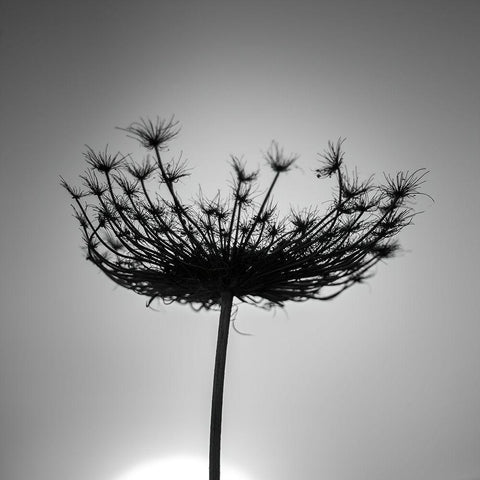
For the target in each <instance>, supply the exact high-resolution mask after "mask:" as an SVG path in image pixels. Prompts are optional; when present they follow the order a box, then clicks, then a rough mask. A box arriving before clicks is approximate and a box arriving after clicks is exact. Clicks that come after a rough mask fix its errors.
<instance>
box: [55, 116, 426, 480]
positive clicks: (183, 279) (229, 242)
mask: <svg viewBox="0 0 480 480" xmlns="http://www.w3.org/2000/svg"><path fill="white" fill-rule="evenodd" d="M123 130H125V131H126V132H127V133H128V134H129V136H131V137H134V138H136V139H137V140H138V141H139V142H140V143H141V145H142V146H143V147H144V148H145V149H146V150H147V151H148V152H149V157H147V160H144V161H143V162H142V163H135V162H134V161H133V160H132V159H131V158H130V157H127V156H123V155H121V154H119V153H117V154H112V153H110V152H108V150H104V151H100V152H96V151H94V150H92V149H90V148H89V149H88V150H87V151H86V153H85V158H86V161H87V163H88V165H89V169H88V170H87V171H86V173H85V174H84V175H83V176H82V177H81V178H82V186H81V187H80V188H78V187H74V186H70V185H69V184H68V183H66V182H65V181H64V180H63V179H62V184H63V186H64V187H65V188H66V189H67V190H68V192H69V193H70V195H71V196H72V198H73V199H74V201H75V205H74V209H75V216H76V218H77V219H78V221H79V223H80V227H81V229H82V231H83V238H84V242H85V248H86V251H87V258H88V260H90V261H91V262H93V263H94V264H95V265H96V266H97V267H98V268H100V269H101V270H102V271H103V272H104V273H105V274H106V275H107V276H108V277H109V278H111V279H112V280H113V281H114V282H115V283H117V284H119V285H122V286H124V287H126V288H128V289H130V290H133V291H135V292H137V293H139V294H141V295H146V296H147V297H148V304H150V303H151V302H152V301H153V300H155V299H161V300H163V301H165V302H179V303H188V304H190V305H192V306H194V307H198V308H206V309H209V308H212V307H214V306H220V308H221V313H220V322H219V330H218V340H217V352H216V360H215V373H214V388H213V396H212V417H211V418H212V423H211V431H210V480H218V479H219V478H220V431H221V412H222V398H223V379H224V372H225V359H226V348H227V341H228V332H229V323H230V315H231V309H232V301H233V300H234V299H235V298H236V299H238V300H239V301H241V302H247V303H250V304H254V305H258V306H261V307H266V308H268V307H271V306H275V305H277V306H283V305H284V304H285V302H287V301H288V300H292V301H297V302H298V301H304V300H308V299H317V300H328V299H331V298H334V297H335V296H337V295H339V294H340V293H341V292H343V291H344V290H346V289H347V288H349V287H351V286H352V285H354V284H356V283H359V282H362V281H363V280H365V279H366V278H367V277H368V276H370V275H371V274H372V272H373V267H374V266H375V265H376V264H377V263H378V262H379V261H381V260H383V259H386V258H389V257H391V256H393V255H394V254H395V253H396V252H397V250H398V248H399V247H398V243H397V242H396V240H395V237H396V236H397V234H398V233H399V232H400V231H401V230H402V229H403V228H404V227H405V226H407V225H409V224H410V223H411V221H412V218H413V217H414V215H415V214H416V213H415V212H414V210H413V207H412V203H411V200H412V199H413V198H414V197H415V196H417V195H419V194H420V192H419V188H420V186H421V185H422V184H423V182H424V176H425V175H426V173H427V172H426V171H425V170H424V169H419V170H416V171H414V172H411V173H409V172H406V173H398V174H397V175H396V176H394V177H390V176H385V182H384V183H383V184H381V185H375V184H374V183H373V177H371V178H369V179H367V180H360V179H359V178H358V176H357V175H356V173H352V172H350V173H349V172H348V170H347V168H346V167H345V165H344V154H343V151H342V142H341V141H339V142H337V143H335V144H334V143H329V144H328V148H327V149H326V151H325V152H324V153H323V154H322V155H321V162H322V163H321V165H320V166H319V168H318V169H317V170H316V171H315V174H316V176H317V177H318V178H319V179H324V178H326V177H332V178H333V180H334V181H335V188H334V193H333V198H332V200H331V202H330V204H329V205H328V207H326V208H325V209H324V211H322V212H320V211H319V210H317V209H316V208H311V207H309V208H305V209H304V210H301V211H293V210H292V211H290V213H289V214H287V215H286V216H285V217H280V216H279V213H278V211H277V208H276V205H275V204H274V203H273V198H272V192H273V189H274V187H275V185H276V183H277V181H278V179H279V177H280V175H283V174H284V173H286V172H288V171H289V170H290V169H291V168H292V166H293V165H294V164H295V162H296V160H297V156H295V155H285V154H284V152H283V150H282V149H281V148H280V147H279V146H278V144H277V143H275V142H274V143H272V145H271V147H270V149H269V150H268V151H267V152H266V154H265V160H266V162H267V164H268V166H269V167H270V169H271V170H272V174H273V178H272V180H271V183H270V185H269V187H268V188H267V189H266V191H265V193H264V194H263V195H257V191H258V187H257V177H258V172H249V171H247V169H246V167H245V165H244V164H243V163H242V162H241V161H240V160H239V159H238V158H236V157H232V158H231V163H232V169H233V176H232V182H231V185H230V191H229V195H228V196H227V197H226V198H225V199H224V198H222V197H221V196H220V194H218V195H217V196H216V197H215V198H213V199H205V198H203V197H201V196H200V197H199V198H198V199H197V200H196V201H194V202H192V204H190V205H187V204H185V203H184V202H183V201H182V199H181V198H180V196H179V194H178V192H177V190H176V183H177V182H178V181H179V180H180V179H182V178H184V177H187V176H188V175H189V172H188V169H187V165H186V163H185V162H184V161H182V159H181V158H180V159H177V160H171V161H165V159H164V158H163V150H164V148H165V147H166V145H167V144H168V142H169V141H170V140H172V139H173V138H174V137H175V136H176V135H177V134H178V131H179V129H178V124H177V122H175V121H174V119H173V118H172V119H170V120H157V121H156V122H153V121H150V120H147V121H145V120H142V121H140V122H136V123H133V124H132V125H130V126H129V127H127V128H125V129H123Z"/></svg>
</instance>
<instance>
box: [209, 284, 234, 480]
mask: <svg viewBox="0 0 480 480" xmlns="http://www.w3.org/2000/svg"><path fill="white" fill-rule="evenodd" d="M232 301H233V295H232V294H231V293H230V292H224V293H223V294H222V297H221V302H220V319H219V322H218V336H217V351H216V354H215V371H214V374H213V392H212V413H211V420H210V463H209V472H210V473H209V480H220V437H221V432H222V406H223V384H224V379H225V361H226V359H227V344H228V332H229V328H230V316H231V313H232Z"/></svg>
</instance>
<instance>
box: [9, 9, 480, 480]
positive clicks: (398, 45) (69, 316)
mask: <svg viewBox="0 0 480 480" xmlns="http://www.w3.org/2000/svg"><path fill="white" fill-rule="evenodd" d="M0 19H1V20H0V25H1V37H0V55H1V80H0V82H1V125H0V137H1V139H0V140H1V144H0V145H1V147H0V148H1V179H0V182H1V188H0V196H1V199H0V208H1V217H0V236H1V237H0V238H1V257H0V260H1V264H0V267H1V301H0V308H1V320H0V328H1V335H0V477H1V478H2V479H5V480H29V479H35V480H52V479H55V480H56V479H62V480H63V479H65V480H67V479H68V480H85V479H88V480H114V479H115V477H116V476H117V475H118V474H120V473H122V472H123V471H125V470H126V469H128V468H129V467H131V466H132V465H135V464H136V463H139V462H142V461H143V460H146V459H150V458H163V457H168V456H169V455H171V454H185V455H188V454H200V455H204V456H205V455H207V450H208V444H207V439H208V428H209V409H210V404H209V402H210V391H211V378H212V369H213V355H214V345H215V336H216V325H217V315H216V314H215V313H194V312H193V311H192V310H190V309H189V308H187V307H179V306H169V307H164V306H161V307H159V309H160V312H159V313H158V312H152V311H149V310H147V309H145V308H144V305H145V302H144V299H143V298H142V297H139V296H136V295H134V294H132V293H130V292H128V291H123V290H121V289H116V288H114V285H113V284H112V283H111V282H110V281H109V280H107V279H106V278H104V277H103V276H102V275H101V274H100V273H99V272H97V271H96V270H95V269H94V267H93V266H92V265H90V264H89V263H87V262H86V261H85V260H84V259H83V255H82V253H81V251H80V249H79V245H80V237H79V232H78V229H77V226H76V224H75V223H74V220H73V219H72V217H71V211H70V208H69V203H70V202H69V199H68V197H67V195H66V194H65V192H64V191H62V190H61V188H60V187H59V185H58V175H59V174H62V175H63V176H65V178H66V179H68V180H72V181H75V179H76V178H77V176H78V174H80V173H82V171H83V168H84V162H83V159H82V156H81V152H82V151H83V149H84V144H85V143H87V144H89V145H91V146H93V147H95V148H102V147H103V146H104V145H105V144H106V143H109V144H110V145H111V146H112V148H113V149H117V148H120V149H122V151H125V152H133V153H135V152H137V151H138V148H137V145H136V144H135V143H134V142H133V141H131V140H129V139H125V138H124V136H123V135H122V133H121V132H119V131H118V130H115V129H114V127H115V126H117V125H120V126H125V125H127V124H128V123H130V122H131V121H133V120H136V119H138V118H139V117H140V116H149V115H157V114H159V115H161V116H169V115H170V114H172V113H174V114H175V115H176V117H177V118H178V119H179V120H180V121H181V122H182V125H183V130H182V133H181V135H180V136H179V138H178V140H177V141H176V142H175V143H173V144H172V150H173V151H175V152H177V151H179V150H183V151H184V154H185V156H186V157H187V158H189V159H190V161H191V165H192V166H193V167H195V168H194V170H193V176H192V177H191V178H190V181H189V182H187V183H185V185H184V186H183V188H184V190H183V191H184V195H186V196H188V195H190V194H193V193H194V192H195V191H196V189H197V184H198V183H200V182H202V183H203V184H204V186H205V190H206V191H207V193H214V192H215V191H216V188H218V186H221V187H222V188H223V187H224V184H225V181H226V180H228V178H229V167H228V163H227V160H228V155H229V154H230V153H234V154H239V155H242V154H244V155H245V159H248V160H249V161H250V164H251V165H252V166H257V165H262V161H261V150H262V149H266V148H267V147H268V145H269V142H270V141H271V140H272V139H277V140H279V141H280V142H281V144H282V145H284V146H285V148H286V149H287V150H288V151H294V152H297V153H299V154H300V155H301V159H300V161H299V165H300V166H301V167H302V169H301V170H300V169H297V170H294V171H293V172H291V174H289V176H288V177H284V178H283V180H282V181H281V182H280V183H281V184H280V186H279V188H278V190H277V198H279V199H280V203H281V204H282V205H285V206H288V204H289V203H291V204H293V205H299V206H301V205H308V204H310V203H319V202H321V201H324V200H325V199H326V198H328V196H329V191H330V187H331V184H329V182H328V181H326V182H325V181H324V182H323V183H322V182H319V181H316V180H315V178H314V176H313V175H312V174H311V169H313V168H315V167H316V165H317V160H316V158H317V156H316V154H317V152H320V151H322V150H323V148H324V147H325V146H326V143H327V141H328V140H330V139H332V140H336V139H337V138H338V137H339V136H342V137H343V136H345V137H347V142H346V143H345V149H346V151H347V161H348V162H349V164H350V165H351V166H352V167H353V166H355V165H356V166H357V167H358V171H359V173H360V174H361V175H365V176H367V175H370V173H374V172H377V173H378V175H379V177H380V178H381V177H382V172H384V171H386V172H392V173H394V172H396V171H397V170H399V169H415V168H417V167H426V168H427V169H429V170H430V171H431V173H430V175H429V177H428V184H426V186H425V189H426V191H428V193H430V194H431V195H432V196H433V197H434V198H435V203H432V202H431V201H429V200H428V199H427V198H422V199H420V201H419V208H420V209H424V210H426V213H425V214H423V215H421V216H419V217H417V219H416V222H415V223H416V225H415V226H413V227H411V228H410V229H408V230H407V231H405V232H404V233H403V234H402V237H401V240H402V244H403V246H404V248H405V250H406V251H407V252H406V254H405V255H403V256H401V257H400V258H397V259H394V260H392V261H390V262H389V264H388V265H382V266H380V267H379V268H378V273H377V275H376V276H375V277H374V278H373V279H372V280H371V281H370V282H369V283H368V285H366V286H359V287H357V288H353V289H351V290H349V291H348V292H347V293H345V294H344V295H343V296H341V297H340V298H338V299H337V300H335V301H334V302H331V303H315V302H313V303H306V304H299V305H293V304H292V305H290V306H288V307H287V309H286V310H285V311H278V312H277V313H276V314H275V315H274V314H272V313H271V312H270V313H269V312H264V311H261V310H255V309H253V308H251V307H241V308H240V310H239V313H238V321H237V327H238V328H239V329H241V330H243V331H246V332H250V333H253V334H254V336H251V337H244V336H240V335H235V334H233V335H232V336H231V343H230V350H229V357H228V364H227V380H226V393H225V402H226V403H225V412H224V435H223V458H224V460H225V462H227V463H229V464H232V465H237V466H238V467H239V468H241V469H242V470H243V471H244V472H245V473H246V474H248V475H249V476H250V477H251V479H252V480H292V479H301V480H303V479H306V480H309V479H326V480H353V479H355V480H385V479H388V480H472V479H478V478H480V414H479V413H480V408H479V407H480V346H479V345H480V320H479V318H480V315H479V301H478V295H479V294H478V272H479V267H480V262H479V258H480V257H479V253H478V234H479V227H478V208H479V194H478V185H479V179H480V163H479V151H480V141H479V128H480V113H479V112H480V100H479V98H480V97H479V89H478V85H480V79H479V73H480V67H479V65H480V62H479V44H480V41H479V40H480V38H479V37H480V35H479V30H480V28H479V27H480V2H478V1H461V0H460V1H456V2H453V1H415V2H405V1H403V2H400V1H398V2H391V1H376V2H372V1H358V2H357V1H344V0H336V1H317V2H313V1H312V2H307V1H297V2H281V1H277V2H273V1H263V2H262V1H260V2H254V1H243V2H228V1H224V2H219V1H218V2H200V1H199V2H193V1H190V2H187V1H181V0H177V1H175V2H173V1H172V2H168V1H167V2H153V1H142V0H139V1H135V2H133V1H132V2H126V1H98V0H97V1H91V0H83V1H76V2H72V1H58V2H55V1H35V2H34V1H30V2H28V1H27V2H22V1H19V0H16V1H11V0H3V2H2V5H1V12H0ZM262 178H263V181H265V182H267V181H268V179H269V174H268V172H267V171H265V174H264V175H263V177H262Z"/></svg>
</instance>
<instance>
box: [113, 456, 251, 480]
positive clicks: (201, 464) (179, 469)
mask: <svg viewBox="0 0 480 480" xmlns="http://www.w3.org/2000/svg"><path fill="white" fill-rule="evenodd" d="M221 474H222V480H250V478H249V477H247V476H245V475H244V474H241V473H240V472H238V471H237V470H234V469H232V468H231V467H229V466H228V465H225V466H223V465H222V466H221ZM207 479H208V462H206V461H205V460H203V459H201V458H195V457H171V458H166V459H164V460H153V461H151V462H147V463H144V464H142V465H139V466H137V467H135V468H133V469H132V470H129V471H128V472H127V473H125V474H123V475H121V476H120V477H118V478H116V479H115V480H207Z"/></svg>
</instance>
